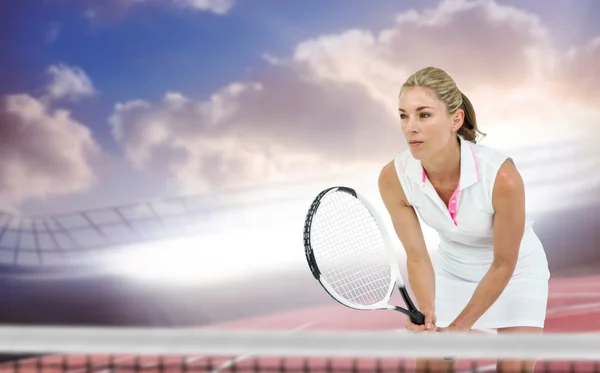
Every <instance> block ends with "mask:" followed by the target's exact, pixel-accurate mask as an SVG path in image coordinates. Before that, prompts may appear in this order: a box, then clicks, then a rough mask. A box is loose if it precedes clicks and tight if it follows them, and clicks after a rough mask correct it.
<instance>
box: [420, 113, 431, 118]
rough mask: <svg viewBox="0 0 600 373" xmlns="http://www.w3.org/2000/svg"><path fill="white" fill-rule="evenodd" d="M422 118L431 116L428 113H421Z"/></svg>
mask: <svg viewBox="0 0 600 373" xmlns="http://www.w3.org/2000/svg"><path fill="white" fill-rule="evenodd" d="M421 118H429V114H428V113H421Z"/></svg>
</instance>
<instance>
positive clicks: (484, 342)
mask: <svg viewBox="0 0 600 373" xmlns="http://www.w3.org/2000/svg"><path fill="white" fill-rule="evenodd" d="M550 289H551V291H550V292H551V296H550V300H549V304H548V318H547V326H546V332H545V334H544V335H542V336H536V337H535V338H527V336H525V337H523V338H519V337H517V336H510V337H506V338H500V337H499V336H497V335H494V333H493V332H491V331H489V332H486V331H484V332H478V333H474V334H472V335H469V336H464V335H448V334H446V335H444V336H443V338H439V336H440V335H437V336H433V335H432V336H430V337H433V338H436V339H435V340H432V339H431V338H430V337H429V336H416V335H413V334H410V333H406V332H404V330H403V329H402V323H403V316H402V315H400V314H398V313H396V312H389V311H378V312H362V311H355V310H350V309H347V308H345V307H343V306H341V305H338V304H337V303H335V302H334V301H333V300H332V302H331V305H327V306H325V307H319V308H308V309H299V310H295V311H292V312H286V313H280V314H273V315H265V316H262V317H257V318H253V319H249V320H243V321H237V322H231V323H226V324H219V325H212V326H210V327H203V328H197V329H173V330H165V329H155V330H153V329H144V330H140V329H138V328H135V329H134V328H132V329H127V328H119V329H113V330H110V331H106V330H104V329H100V328H86V329H82V330H78V329H64V332H63V331H62V330H63V329H61V328H51V329H47V330H44V329H42V328H14V329H2V330H0V341H1V342H0V349H2V350H3V351H5V352H6V351H7V350H10V352H11V353H14V352H22V353H32V354H40V355H43V356H41V357H37V358H28V359H23V360H20V361H16V362H10V363H5V364H2V365H1V366H0V373H4V372H5V373H16V372H22V373H33V372H55V373H83V372H95V373H112V372H137V371H144V372H172V373H175V372H306V373H308V372H311V373H313V372H315V373H316V372H349V373H350V372H405V373H409V372H413V365H412V361H413V358H414V357H415V356H418V355H419V354H434V355H435V356H445V355H438V354H446V353H453V354H456V355H457V356H458V357H459V361H458V363H457V365H456V369H455V371H456V372H465V373H466V372H490V371H495V369H494V357H496V356H508V357H530V358H531V357H538V363H537V368H536V372H556V373H559V372H561V373H562V372H577V373H578V372H599V373H600V276H588V277H565V278H554V279H552V280H551V286H550ZM242 306H243V305H242ZM456 355H455V356H456ZM463 356H464V357H463Z"/></svg>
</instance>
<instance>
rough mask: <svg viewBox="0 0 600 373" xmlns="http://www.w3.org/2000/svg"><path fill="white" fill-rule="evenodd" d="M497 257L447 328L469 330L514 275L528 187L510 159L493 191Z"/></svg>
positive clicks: (503, 167) (499, 175) (495, 251)
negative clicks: (469, 298)
mask: <svg viewBox="0 0 600 373" xmlns="http://www.w3.org/2000/svg"><path fill="white" fill-rule="evenodd" d="M492 204H493V206H494V210H495V214H494V260H493V262H492V265H491V266H490V268H489V270H488V272H487V273H486V274H485V276H484V277H483V279H482V280H481V282H480V283H479V285H478V286H477V288H476V289H475V292H474V294H473V296H472V297H471V300H470V301H469V303H468V304H467V306H466V307H465V308H464V310H463V311H462V312H461V313H460V314H459V315H458V316H457V317H456V319H455V320H454V321H453V322H452V324H451V325H450V326H449V327H448V329H454V330H459V331H467V330H470V329H471V328H472V326H473V325H474V324H475V322H476V321H477V320H478V319H479V318H480V317H481V316H482V315H483V314H484V313H485V311H486V310H487V309H488V308H490V307H491V305H492V304H494V302H495V301H496V300H497V299H498V297H499V296H500V294H502V292H503V291H504V288H505V287H506V285H507V284H508V281H509V280H510V278H511V277H512V275H513V272H514V269H515V266H516V264H517V259H518V256H519V247H520V246H521V240H522V238H523V232H524V229H525V187H524V185H523V179H522V178H521V175H520V174H519V172H518V171H517V169H516V168H515V166H514V164H513V163H512V162H511V161H510V160H509V161H506V162H504V164H503V165H502V166H501V167H500V169H499V170H498V174H497V177H496V181H495V183H494V189H493V191H492Z"/></svg>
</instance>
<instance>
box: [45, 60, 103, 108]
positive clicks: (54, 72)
mask: <svg viewBox="0 0 600 373" xmlns="http://www.w3.org/2000/svg"><path fill="white" fill-rule="evenodd" d="M46 73H47V74H48V75H49V76H50V78H51V82H50V83H49V84H48V87H47V89H46V91H47V95H48V98H49V99H51V100H61V99H67V100H70V101H78V100H79V99H81V98H84V97H89V96H92V95H94V94H95V93H96V90H95V88H94V85H93V83H92V81H91V79H90V78H89V77H88V76H87V74H86V73H85V72H84V71H83V70H82V69H81V68H79V67H70V66H65V65H63V64H58V65H52V66H50V67H48V69H47V70H46Z"/></svg>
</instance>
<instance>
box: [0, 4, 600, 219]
mask: <svg viewBox="0 0 600 373" xmlns="http://www.w3.org/2000/svg"><path fill="white" fill-rule="evenodd" d="M9 4H10V5H9ZM15 4H18V5H15ZM373 4H375V2H374V3H373ZM373 4H370V2H367V1H342V0H330V1H326V2H323V1H317V0H305V1H302V2H295V1H294V2H275V1H266V0H265V1H252V2H246V1H239V0H45V1H42V0H28V1H22V2H21V1H19V2H6V4H3V5H0V8H2V9H1V11H2V13H4V14H5V15H6V14H7V15H8V16H5V17H7V18H6V19H7V20H8V21H3V22H2V23H0V42H1V44H2V45H3V51H2V53H1V54H0V82H1V84H0V210H8V211H14V212H22V213H45V212H62V211H70V210H80V209H82V208H92V207H102V206H105V205H112V204H120V203H127V202H134V201H137V200H141V199H147V198H157V197H161V196H173V195H181V194H190V193H194V194H195V193H209V192H218V191H220V190H222V189H223V188H242V187H244V186H246V185H252V184H259V185H268V184H269V183H278V182H283V181H289V180H303V178H308V177H316V176H319V175H318V173H319V172H341V173H344V172H353V171H356V170H368V171H373V170H375V171H377V170H378V169H379V168H380V167H381V165H383V164H384V163H385V162H387V161H388V160H389V159H390V158H391V157H393V156H394V155H395V154H396V153H397V152H399V151H402V150H403V149H404V138H403V136H402V134H401V133H400V131H399V127H398V125H399V123H398V119H397V113H396V109H395V105H396V96H397V92H398V89H399V87H400V85H401V84H402V82H403V81H404V79H406V78H407V77H408V76H409V75H410V74H411V73H412V72H413V71H415V70H417V69H419V68H421V67H424V66H429V65H433V66H438V67H442V68H444V69H445V70H446V71H448V72H449V73H450V74H451V75H452V76H453V77H454V78H455V80H456V81H457V83H458V85H459V87H460V88H461V89H462V90H463V91H464V92H465V93H466V94H467V95H468V96H469V97H470V98H471V100H472V101H473V103H474V105H475V107H476V110H477V115H478V120H479V122H480V126H481V129H482V130H483V131H484V132H486V133H488V137H487V138H486V139H485V142H484V144H486V145H490V146H496V147H498V148H502V149H507V151H508V150H510V149H521V150H523V149H525V150H527V149H546V150H545V151H546V152H550V153H556V152H557V149H558V150H560V148H561V147H567V146H571V147H572V146H573V145H572V144H587V145H581V146H580V145H577V146H576V147H578V148H584V149H587V150H588V151H587V153H585V154H587V157H588V158H587V159H588V160H589V159H592V160H593V159H595V161H596V162H597V161H598V159H600V151H596V150H595V148H592V147H591V146H590V147H589V148H586V146H588V145H589V144H590V143H589V142H585V141H586V140H589V139H592V138H593V137H594V136H597V135H599V134H600V107H599V105H598V103H599V102H600V90H599V89H598V88H597V87H598V86H599V85H600V72H599V69H598V67H597V66H599V65H600V24H598V22H597V18H596V16H595V15H597V14H599V13H600V3H599V2H598V1H596V0H579V1H577V2H573V1H572V0H555V1H552V2H541V1H533V0H526V1H516V0H511V1H495V2H494V1H485V0H479V1H466V0H464V1H441V2H438V1H431V0H427V1H419V2H416V1H404V2H400V1H397V0H379V1H377V2H376V4H377V5H376V6H374V5H373ZM548 149H550V150H548ZM559 153H560V152H559ZM525 154H527V152H525ZM593 164H594V163H593V161H592V166H593ZM572 166H573V165H571V166H568V167H567V168H571V169H572ZM596 166H598V165H596ZM317 167H323V168H324V169H325V171H322V170H321V169H319V170H317ZM560 167H563V166H560ZM586 167H588V168H589V167H591V166H590V163H589V162H588V163H586ZM594 168H595V169H597V167H592V169H594ZM554 171H556V168H555V169H554ZM544 172H545V171H544ZM532 177H533V176H532Z"/></svg>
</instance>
